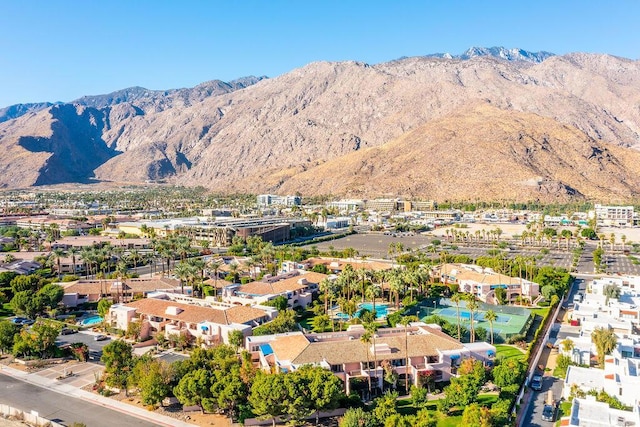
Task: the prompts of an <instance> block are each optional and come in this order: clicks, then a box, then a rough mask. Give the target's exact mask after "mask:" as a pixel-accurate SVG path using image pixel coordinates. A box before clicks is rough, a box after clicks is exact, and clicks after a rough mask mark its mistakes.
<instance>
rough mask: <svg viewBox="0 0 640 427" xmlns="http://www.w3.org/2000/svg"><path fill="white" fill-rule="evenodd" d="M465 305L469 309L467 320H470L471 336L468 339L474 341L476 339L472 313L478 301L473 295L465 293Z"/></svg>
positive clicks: (476, 307)
mask: <svg viewBox="0 0 640 427" xmlns="http://www.w3.org/2000/svg"><path fill="white" fill-rule="evenodd" d="M466 296H467V298H466V305H467V309H468V310H469V322H470V326H471V336H470V341H471V342H475V341H476V331H475V325H474V324H473V315H474V313H475V311H476V310H477V309H478V307H479V305H478V302H477V301H476V297H475V296H473V295H472V294H467V295H466Z"/></svg>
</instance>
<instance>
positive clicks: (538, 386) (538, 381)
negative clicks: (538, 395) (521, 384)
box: [531, 375, 542, 391]
mask: <svg viewBox="0 0 640 427" xmlns="http://www.w3.org/2000/svg"><path fill="white" fill-rule="evenodd" d="M531 388H532V389H533V390H535V391H540V390H542V376H541V375H534V376H533V378H532V379H531Z"/></svg>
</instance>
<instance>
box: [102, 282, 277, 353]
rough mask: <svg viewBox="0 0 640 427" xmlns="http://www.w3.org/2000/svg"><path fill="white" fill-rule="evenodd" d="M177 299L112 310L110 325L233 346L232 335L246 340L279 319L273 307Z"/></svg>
mask: <svg viewBox="0 0 640 427" xmlns="http://www.w3.org/2000/svg"><path fill="white" fill-rule="evenodd" d="M174 297H175V295H171V294H167V293H162V292H158V293H155V294H152V295H149V298H143V299H140V300H137V301H133V302H130V303H127V304H115V305H113V306H111V308H110V310H109V315H108V318H107V321H108V322H109V323H110V324H111V326H113V327H115V328H118V329H121V330H125V331H126V330H127V328H128V327H129V324H130V323H131V322H140V324H141V328H140V334H141V338H142V339H144V338H148V337H150V336H156V335H158V334H163V335H164V336H165V337H166V338H169V337H170V336H171V335H186V337H187V339H188V340H189V342H192V343H201V345H203V346H212V345H216V344H221V343H225V344H228V343H229V333H230V332H231V331H235V330H237V331H240V332H242V334H243V335H244V336H245V337H246V336H249V335H251V331H252V329H253V327H255V326H259V325H261V324H262V323H264V322H267V321H269V320H272V319H273V318H275V316H277V310H275V309H274V308H273V307H245V306H241V305H231V304H221V303H213V302H207V301H203V300H196V299H186V297H182V299H183V300H185V301H188V302H189V303H184V302H180V301H177V300H175V299H174Z"/></svg>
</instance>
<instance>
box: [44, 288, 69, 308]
mask: <svg viewBox="0 0 640 427" xmlns="http://www.w3.org/2000/svg"><path fill="white" fill-rule="evenodd" d="M38 296H39V297H40V299H41V301H42V305H43V306H45V307H48V308H50V309H54V308H56V307H57V306H58V303H59V302H60V301H62V297H64V289H63V288H62V286H59V285H54V284H53V283H50V284H48V285H44V286H43V287H42V288H41V289H40V290H39V291H38Z"/></svg>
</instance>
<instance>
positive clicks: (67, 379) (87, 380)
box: [38, 362, 104, 388]
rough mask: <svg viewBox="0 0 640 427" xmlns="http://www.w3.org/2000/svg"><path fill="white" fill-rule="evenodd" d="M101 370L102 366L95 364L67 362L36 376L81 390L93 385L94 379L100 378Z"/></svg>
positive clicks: (44, 370)
mask: <svg viewBox="0 0 640 427" xmlns="http://www.w3.org/2000/svg"><path fill="white" fill-rule="evenodd" d="M103 370H104V366H101V365H98V364H96V363H88V362H68V363H63V364H60V365H54V366H52V367H49V368H47V369H43V370H42V371H39V372H38V375H39V376H41V377H45V378H49V379H52V380H55V379H58V380H59V381H61V382H63V383H64V384H68V385H71V386H73V387H78V388H82V387H86V386H87V385H89V384H95V382H96V378H100V376H101V375H102V371H103Z"/></svg>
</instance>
